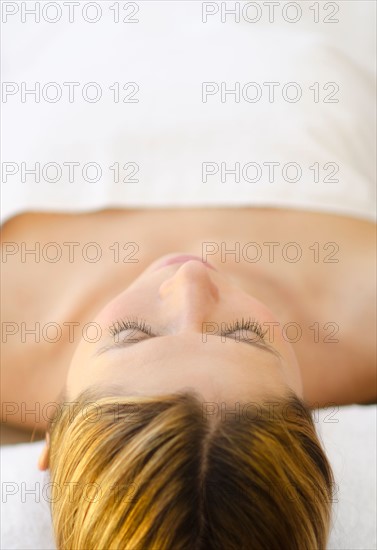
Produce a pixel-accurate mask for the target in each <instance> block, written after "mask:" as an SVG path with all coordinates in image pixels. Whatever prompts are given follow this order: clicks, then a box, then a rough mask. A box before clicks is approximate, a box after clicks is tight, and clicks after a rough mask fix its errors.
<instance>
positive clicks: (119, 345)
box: [92, 334, 282, 360]
mask: <svg viewBox="0 0 377 550" xmlns="http://www.w3.org/2000/svg"><path fill="white" fill-rule="evenodd" d="M211 336H212V337H214V338H216V337H217V338H221V337H223V336H224V335H221V334H219V335H216V334H213V335H211ZM226 337H227V338H228V337H229V339H230V340H233V342H236V343H238V344H245V345H248V346H252V347H253V348H257V349H261V350H262V351H267V352H268V353H271V354H272V355H274V356H275V357H277V358H278V359H279V360H281V359H282V356H281V354H280V353H279V352H278V350H277V349H275V348H274V347H273V346H270V345H269V344H267V343H266V342H265V341H264V340H261V341H260V342H256V341H254V340H247V339H242V340H241V339H239V340H236V339H235V338H232V337H231V336H230V335H229V334H227V335H226ZM154 338H163V336H157V335H156V336H150V337H149V338H142V339H140V340H138V341H135V340H134V341H127V340H123V341H121V342H117V343H115V344H112V345H111V346H103V347H102V348H99V349H98V350H97V351H96V352H94V354H93V356H92V357H98V356H99V355H102V354H104V353H106V352H108V351H110V350H114V349H123V348H128V347H130V346H135V345H137V344H139V343H141V342H147V341H149V340H152V339H154ZM202 343H203V344H205V343H206V342H202Z"/></svg>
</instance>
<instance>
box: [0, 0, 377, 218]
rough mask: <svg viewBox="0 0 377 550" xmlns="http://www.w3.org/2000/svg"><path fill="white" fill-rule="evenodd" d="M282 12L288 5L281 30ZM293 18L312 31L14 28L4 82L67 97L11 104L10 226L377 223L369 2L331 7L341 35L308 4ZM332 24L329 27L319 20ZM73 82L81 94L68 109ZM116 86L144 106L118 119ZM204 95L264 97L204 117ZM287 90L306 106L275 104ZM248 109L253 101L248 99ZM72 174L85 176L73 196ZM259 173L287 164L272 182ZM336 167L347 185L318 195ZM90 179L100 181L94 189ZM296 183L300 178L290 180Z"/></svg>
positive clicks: (162, 25)
mask: <svg viewBox="0 0 377 550" xmlns="http://www.w3.org/2000/svg"><path fill="white" fill-rule="evenodd" d="M120 4H121V5H122V4H123V3H122V2H121V3H120ZM222 4H223V3H222ZM228 4H229V6H228V7H231V5H232V4H234V2H229V3H228ZM241 4H242V3H241ZM286 4H287V2H281V6H282V7H281V8H278V9H277V10H276V12H277V14H281V13H282V9H283V6H284V5H286ZM299 4H300V5H301V6H302V14H303V15H302V19H300V21H298V22H297V23H288V22H286V21H285V20H284V19H283V18H282V16H281V15H279V16H276V19H275V21H274V23H272V24H269V23H268V22H265V23H264V24H263V21H267V18H268V14H267V12H266V8H265V9H264V14H263V17H262V20H261V22H260V23H256V24H251V23H247V22H246V21H245V20H243V19H241V22H240V23H235V22H234V20H233V19H232V18H231V17H229V18H228V19H227V22H226V23H222V22H221V20H220V15H219V16H216V17H209V18H208V22H207V23H206V24H204V23H202V16H201V10H202V3H201V2H195V1H194V2H192V1H188V2H187V1H176V2H174V1H166V2H161V1H156V2H139V6H140V10H139V12H138V15H137V17H138V19H139V23H136V24H123V25H122V24H114V23H113V22H112V17H113V15H114V14H113V12H112V11H110V10H109V9H107V8H108V6H109V4H107V3H106V2H104V3H103V4H102V6H103V15H102V17H101V19H100V20H99V21H98V23H95V24H90V23H87V22H85V21H84V20H83V18H82V17H77V19H76V20H75V22H74V23H69V22H67V21H66V19H67V18H66V17H65V18H64V17H62V20H61V21H60V22H59V23H57V24H49V23H46V22H43V21H41V23H39V24H32V23H30V22H28V21H30V20H31V18H30V16H29V17H28V18H27V22H25V23H22V22H21V19H20V18H21V15H20V14H19V15H18V16H12V17H9V22H8V23H7V24H6V25H3V50H4V53H3V58H4V71H3V72H4V74H3V80H4V81H6V82H16V83H17V84H18V85H20V86H21V84H20V83H21V82H25V83H26V84H27V87H28V88H30V87H31V86H32V83H33V82H34V83H35V82H36V81H37V82H39V83H40V85H41V87H42V88H43V86H44V85H45V84H46V83H48V82H52V83H57V84H58V85H59V86H60V88H61V90H64V91H65V93H63V92H62V93H63V95H62V99H61V100H60V101H58V102H57V103H48V102H46V101H45V100H43V95H41V100H40V102H39V103H36V102H35V100H34V99H33V98H31V96H27V97H26V99H25V102H24V103H22V102H21V101H20V95H21V94H20V92H18V93H16V94H15V95H14V96H9V97H7V101H6V102H5V103H3V104H2V111H3V161H5V162H14V163H15V165H16V166H15V170H16V169H17V170H18V171H17V173H16V174H15V175H9V177H8V178H7V181H6V182H4V184H3V189H2V198H3V201H2V203H3V204H2V210H1V215H2V221H3V222H4V221H5V220H6V219H8V218H9V217H11V216H12V215H15V214H17V213H20V212H22V211H25V210H42V211H46V210H47V211H51V210H54V211H71V212H79V211H86V210H91V209H100V208H106V207H110V206H115V207H128V208H148V207H182V206H185V207H189V206H228V207H229V206H247V205H248V206H280V207H288V208H290V207H292V208H302V209H308V210H315V211H324V212H335V213H339V214H345V215H351V216H355V217H362V218H365V219H372V220H374V219H375V218H376V190H375V165H376V157H375V126H374V124H373V120H374V118H375V112H376V106H375V95H374V88H373V84H374V76H375V67H374V57H373V54H374V51H375V50H374V42H375V28H374V27H375V26H374V24H373V23H374V21H375V2H374V1H370V2H368V1H366V2H365V1H359V0H358V1H352V0H351V1H347V2H340V3H338V4H337V5H339V6H340V11H339V13H338V14H337V15H336V16H335V17H337V18H339V23H333V24H331V23H327V24H326V23H323V22H320V23H314V22H313V17H314V11H313V10H310V9H309V4H310V3H309V2H308V1H306V0H305V1H303V0H302V1H301V2H299ZM320 4H321V3H320ZM330 4H331V3H330ZM335 4H336V3H335ZM261 5H264V4H263V2H261ZM250 13H251V12H250ZM51 14H52V12H51ZM330 14H331V11H325V10H323V11H321V14H320V20H321V21H323V18H324V17H326V16H329V15H330ZM64 82H78V83H79V86H78V87H77V88H76V92H77V93H76V94H75V97H76V100H75V101H74V102H73V103H69V101H68V99H67V97H68V93H67V90H68V88H67V87H64V86H63V83H64ZM88 82H97V83H98V85H99V86H100V87H101V91H102V98H101V100H99V101H98V102H97V103H88V102H86V101H84V100H83V99H82V96H81V94H82V91H83V87H84V85H85V84H86V83H88ZM114 82H118V83H120V86H121V88H122V86H123V83H124V82H136V83H137V84H138V86H139V88H140V90H139V92H138V93H137V99H139V103H134V104H127V103H122V101H120V102H119V103H114V101H113V91H112V90H110V89H109V87H110V86H112V85H113V84H114ZM203 82H216V83H218V84H220V83H221V82H225V83H226V86H227V87H228V88H231V87H232V86H234V85H235V84H234V83H235V82H238V83H239V84H240V87H241V88H243V87H244V85H245V84H247V83H249V82H257V83H258V84H259V86H260V87H261V88H263V97H262V99H261V100H260V101H259V102H256V103H250V102H247V101H244V100H240V102H239V103H235V102H234V101H233V100H231V98H229V100H227V101H226V102H224V103H223V102H221V100H220V97H219V94H217V95H216V97H208V101H207V103H203V102H202V94H201V90H202V83H203ZM264 82H278V83H279V85H278V87H277V89H276V94H277V98H280V99H277V101H276V102H275V103H273V104H271V103H269V101H268V99H267V97H268V94H267V92H268V88H267V87H265V86H263V84H262V83H264ZM288 82H296V83H297V84H298V85H299V86H300V88H301V90H302V94H303V96H302V100H300V101H299V102H297V103H294V104H293V103H288V102H286V101H284V100H283V99H281V97H282V96H281V90H282V88H283V87H284V85H285V84H287V83H288ZM315 82H318V85H319V86H320V89H321V99H320V100H319V102H318V103H315V102H314V91H313V90H310V87H312V86H313V84H314V83H315ZM329 82H330V83H331V82H335V84H336V85H337V86H339V92H337V93H336V96H335V98H334V99H338V101H339V102H338V103H330V104H328V103H324V102H323V99H324V97H325V96H326V95H327V94H329V93H330V92H331V91H332V90H333V88H332V87H331V85H330V87H329V88H327V90H326V91H325V90H324V89H323V88H324V86H326V85H327V84H328V83H329ZM290 91H291V93H292V89H291V90H290ZM91 93H93V89H92V90H91ZM50 94H53V90H50ZM122 94H123V95H122ZM248 94H249V97H250V96H251V97H252V96H253V95H254V92H253V88H251V89H250V90H249V92H248ZM124 95H125V92H122V90H121V96H122V99H123V96H124ZM241 97H242V96H241ZM80 98H81V99H80ZM36 162H39V163H40V169H39V173H40V178H41V181H40V182H39V183H37V182H35V181H34V177H33V176H31V175H26V176H25V181H24V182H23V181H22V172H23V169H22V163H25V168H26V169H31V168H32V167H34V166H35V163H36ZM67 162H68V163H71V162H78V163H79V166H78V167H77V168H76V176H75V179H74V181H73V182H72V183H71V182H69V180H68V176H69V174H68V168H67V166H66V165H64V163H67ZM90 162H95V163H97V166H98V167H99V169H100V170H101V171H102V175H101V176H99V180H98V181H97V182H95V183H91V182H88V181H85V177H83V175H82V172H83V170H84V166H86V165H87V163H90ZM129 162H133V163H136V164H137V166H138V167H139V171H138V172H137V174H136V175H135V176H134V179H138V180H139V181H138V182H135V183H130V182H128V183H127V182H123V183H121V182H120V183H115V182H114V181H113V180H114V172H113V170H111V169H110V168H109V167H110V166H114V163H119V165H120V167H121V168H120V172H121V181H122V180H123V178H124V177H126V171H125V170H122V166H123V165H124V164H125V163H129ZM204 162H214V163H216V164H217V165H218V167H219V169H220V168H221V162H225V163H226V168H228V169H230V168H232V167H234V166H235V163H236V162H239V163H240V167H241V169H242V167H244V166H245V165H247V164H248V163H250V162H254V163H257V165H258V166H259V167H260V168H261V170H262V173H261V175H260V180H259V181H256V182H250V179H253V178H257V170H256V169H254V168H250V169H249V171H247V172H246V177H247V178H249V181H247V179H245V178H244V177H243V176H242V174H241V177H240V181H239V182H235V180H234V177H232V176H227V179H226V181H225V182H222V181H221V177H220V173H217V174H216V175H215V176H208V178H207V182H204V181H202V165H203V163H204ZM265 162H278V163H280V167H279V168H277V173H276V174H277V175H276V176H275V177H274V180H273V181H272V182H270V181H269V169H268V167H267V166H265V165H264V164H263V163H265ZM289 162H295V163H297V164H298V165H299V166H300V169H301V170H302V175H301V177H300V178H299V179H298V181H297V182H292V181H287V179H286V178H285V176H284V175H283V174H282V167H283V166H284V165H285V164H287V163H289ZM49 163H56V164H57V165H58V170H59V169H60V170H61V177H60V179H59V180H58V181H57V182H55V183H54V182H51V181H48V179H50V180H51V179H53V178H54V176H55V173H56V172H55V169H54V168H50V171H47V169H46V176H45V175H44V172H43V168H44V167H45V166H46V165H48V164H49ZM315 163H319V166H320V167H321V175H320V181H319V182H314V171H313V170H312V169H310V167H312V166H313V165H314V164H315ZM327 163H335V164H336V165H338V167H339V172H338V173H337V174H336V175H335V176H333V178H332V179H338V180H339V181H338V182H336V181H333V182H331V183H329V182H325V181H324V177H325V176H329V175H330V174H331V172H332V168H331V167H330V168H329V167H328V168H327V170H325V169H324V166H325V165H327ZM219 171H220V170H219ZM127 173H128V174H129V172H127ZM94 175H95V172H94V170H92V172H90V171H89V173H88V174H87V176H88V177H89V178H93V177H94ZM294 176H295V169H293V171H291V172H290V174H289V176H288V178H291V179H292V178H294Z"/></svg>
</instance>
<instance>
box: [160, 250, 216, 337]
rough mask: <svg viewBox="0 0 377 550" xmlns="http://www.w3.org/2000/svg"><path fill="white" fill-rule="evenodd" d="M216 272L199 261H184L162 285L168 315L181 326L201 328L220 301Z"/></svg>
mask: <svg viewBox="0 0 377 550" xmlns="http://www.w3.org/2000/svg"><path fill="white" fill-rule="evenodd" d="M212 277H213V271H212V270H210V269H209V268H208V267H206V266H205V265H204V264H203V263H202V262H199V261H188V262H185V263H184V264H182V265H181V266H180V267H179V268H178V269H177V270H176V272H175V273H174V275H173V276H172V277H169V278H168V279H166V280H165V281H164V282H163V283H162V284H161V286H160V288H159V296H160V298H161V300H162V302H163V308H164V313H165V315H166V314H167V315H168V316H169V317H170V316H173V317H174V321H175V325H176V326H177V325H178V326H179V328H180V329H193V330H201V328H202V323H203V322H204V321H207V320H208V319H209V318H210V315H211V312H212V311H213V309H214V306H215V305H216V303H217V302H218V301H219V289H218V287H217V286H216V284H215V283H214V281H213V279H212Z"/></svg>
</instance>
